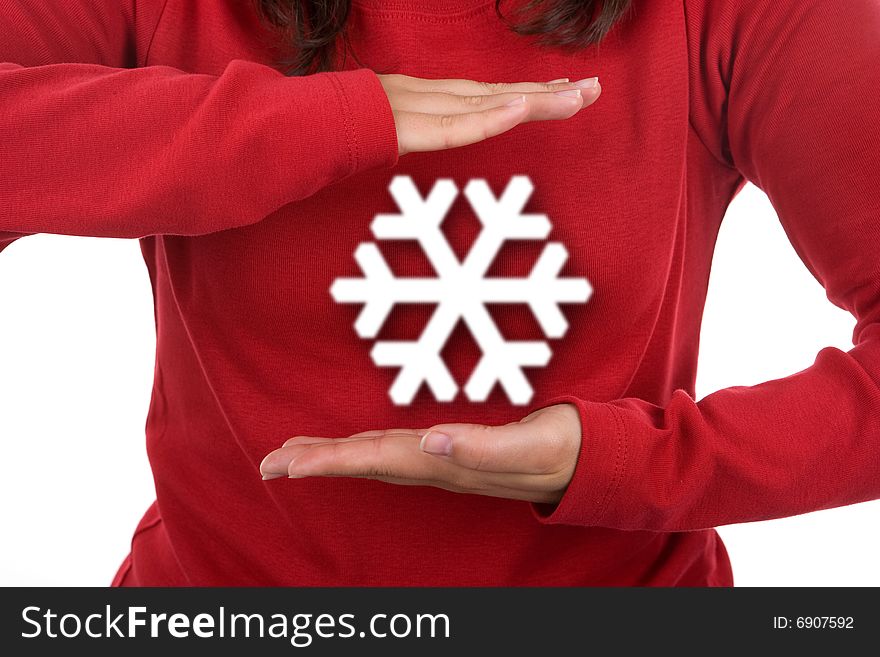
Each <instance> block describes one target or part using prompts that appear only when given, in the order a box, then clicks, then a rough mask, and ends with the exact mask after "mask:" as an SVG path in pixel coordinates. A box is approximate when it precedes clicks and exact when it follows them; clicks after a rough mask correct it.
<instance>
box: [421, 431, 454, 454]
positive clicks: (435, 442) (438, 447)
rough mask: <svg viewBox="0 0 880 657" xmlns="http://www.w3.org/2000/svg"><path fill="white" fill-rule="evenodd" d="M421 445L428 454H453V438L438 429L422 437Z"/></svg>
mask: <svg viewBox="0 0 880 657" xmlns="http://www.w3.org/2000/svg"><path fill="white" fill-rule="evenodd" d="M419 447H420V448H421V450H422V451H423V452H427V453H428V454H436V455H438V456H449V455H450V454H452V438H450V437H449V436H447V435H446V434H445V433H440V432H438V431H429V432H428V433H426V434H425V435H424V436H423V437H422V442H420V443H419Z"/></svg>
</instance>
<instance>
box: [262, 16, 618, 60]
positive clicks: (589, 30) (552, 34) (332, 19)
mask: <svg viewBox="0 0 880 657" xmlns="http://www.w3.org/2000/svg"><path fill="white" fill-rule="evenodd" d="M254 2H255V3H256V6H257V11H258V12H259V14H260V17H261V18H262V19H263V20H264V21H265V22H266V23H268V24H269V25H270V26H271V27H272V28H275V29H277V30H278V31H280V32H281V34H282V37H281V38H282V46H283V47H285V48H288V49H289V51H290V52H292V53H293V54H292V55H291V56H290V57H282V58H281V59H280V61H279V62H278V65H279V67H280V68H281V69H282V70H283V71H284V72H285V73H286V74H287V75H291V76H292V75H305V74H309V73H318V72H321V71H329V70H332V68H333V62H334V57H335V55H336V52H337V49H338V48H339V47H340V38H341V45H342V46H343V47H344V49H343V56H344V55H345V54H346V53H348V52H349V51H350V48H349V47H348V42H347V40H346V35H345V22H346V20H347V19H348V14H349V12H350V11H351V0H254ZM632 2H633V0H529V1H528V2H527V3H526V4H525V5H524V6H522V7H520V8H519V9H517V11H516V16H517V17H518V18H520V19H521V20H519V21H516V22H512V21H510V20H508V19H507V17H505V16H504V15H503V14H502V13H501V0H495V13H496V14H498V17H499V18H500V19H501V20H502V21H504V22H505V23H506V24H508V26H509V27H510V29H512V30H513V31H514V32H516V33H517V34H522V35H532V36H536V37H537V38H538V40H539V42H540V43H541V44H542V45H546V46H557V47H563V48H582V47H585V46H589V45H592V44H596V43H599V42H600V41H601V40H602V39H603V38H604V37H605V35H606V34H608V31H609V30H610V29H611V28H612V27H613V26H614V25H615V24H616V23H617V22H618V21H619V20H620V19H621V18H622V17H623V16H624V15H625V14H626V12H627V10H628V9H629V8H630V6H631V5H632ZM351 54H352V56H353V57H354V58H355V60H357V55H356V54H355V53H354V52H351Z"/></svg>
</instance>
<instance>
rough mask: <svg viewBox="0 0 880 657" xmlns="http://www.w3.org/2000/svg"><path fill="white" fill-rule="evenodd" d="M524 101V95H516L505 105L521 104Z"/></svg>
mask: <svg viewBox="0 0 880 657" xmlns="http://www.w3.org/2000/svg"><path fill="white" fill-rule="evenodd" d="M524 102H526V97H525V96H517V97H516V98H514V99H513V100H512V101H510V102H509V103H507V104H506V106H507V107H510V106H511V105H522V104H523V103H524Z"/></svg>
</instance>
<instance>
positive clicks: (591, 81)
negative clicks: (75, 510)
mask: <svg viewBox="0 0 880 657" xmlns="http://www.w3.org/2000/svg"><path fill="white" fill-rule="evenodd" d="M574 86H576V87H580V88H581V89H595V88H596V87H598V86H599V78H584V79H583V80H578V81H577V82H575V83H574Z"/></svg>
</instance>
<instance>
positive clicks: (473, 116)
mask: <svg viewBox="0 0 880 657" xmlns="http://www.w3.org/2000/svg"><path fill="white" fill-rule="evenodd" d="M522 98H523V99H525V95H523V96H522ZM528 110H529V105H528V103H527V102H524V101H523V102H520V103H518V104H515V105H506V106H504V107H494V108H492V109H488V110H485V111H483V112H471V113H469V114H421V113H417V112H397V111H395V112H394V114H395V117H396V119H397V131H398V139H399V141H400V143H401V150H402V151H403V152H407V153H409V152H416V151H437V150H444V149H447V148H457V147H459V146H467V145H468V144H473V143H476V142H478V141H483V140H484V139H489V138H490V137H494V136H496V135H500V134H501V133H504V132H507V131H508V130H510V129H511V128H513V127H514V126H516V125H518V124H519V123H522V122H523V120H525V119H526V117H527V116H528Z"/></svg>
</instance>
